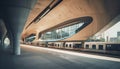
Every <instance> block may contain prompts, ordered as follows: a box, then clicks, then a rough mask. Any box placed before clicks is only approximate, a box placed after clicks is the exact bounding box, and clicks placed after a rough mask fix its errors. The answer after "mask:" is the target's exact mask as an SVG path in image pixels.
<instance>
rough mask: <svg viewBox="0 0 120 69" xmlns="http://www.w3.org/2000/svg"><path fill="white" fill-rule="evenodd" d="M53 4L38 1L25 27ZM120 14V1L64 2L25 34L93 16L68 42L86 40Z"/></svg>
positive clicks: (77, 0)
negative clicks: (89, 22) (87, 24)
mask: <svg viewBox="0 0 120 69" xmlns="http://www.w3.org/2000/svg"><path fill="white" fill-rule="evenodd" d="M50 2H51V0H38V2H37V4H36V5H35V7H34V8H33V10H32V11H31V13H30V15H29V17H28V20H27V22H26V25H25V27H26V26H27V25H28V24H29V23H30V22H31V21H32V20H33V19H34V18H35V17H36V16H37V15H38V14H39V13H40V12H41V11H42V10H43V9H44V8H45V7H46V6H47V5H48V4H49V3H50ZM118 14H120V0H63V1H62V2H61V3H60V4H59V5H58V6H57V7H55V8H54V9H53V10H51V11H50V12H49V13H48V14H47V15H46V16H45V17H43V18H42V19H41V20H40V21H39V22H38V23H36V24H35V23H34V24H32V25H31V26H30V27H29V28H27V29H26V30H25V29H24V30H23V35H22V36H27V35H24V34H30V33H33V32H34V33H35V31H36V33H37V32H40V31H44V30H46V29H49V28H51V27H54V26H56V25H58V24H59V23H62V22H64V21H67V20H70V19H74V18H78V17H84V16H91V17H93V22H92V23H91V24H90V25H89V26H87V27H85V28H84V29H83V30H81V31H80V32H79V33H77V34H76V35H74V36H73V37H71V38H69V39H68V40H85V39H87V38H88V37H90V36H92V35H94V34H95V33H97V32H98V31H99V30H100V29H102V28H103V27H104V26H105V25H107V24H108V23H109V22H110V21H111V20H112V19H113V18H115V17H116V16H117V15H118Z"/></svg>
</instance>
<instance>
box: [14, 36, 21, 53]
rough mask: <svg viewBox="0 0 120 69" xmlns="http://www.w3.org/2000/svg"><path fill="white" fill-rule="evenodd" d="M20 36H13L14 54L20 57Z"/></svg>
mask: <svg viewBox="0 0 120 69" xmlns="http://www.w3.org/2000/svg"><path fill="white" fill-rule="evenodd" d="M19 40H20V35H19V34H18V35H15V36H13V54H15V55H20V53H21V50H20V41H19Z"/></svg>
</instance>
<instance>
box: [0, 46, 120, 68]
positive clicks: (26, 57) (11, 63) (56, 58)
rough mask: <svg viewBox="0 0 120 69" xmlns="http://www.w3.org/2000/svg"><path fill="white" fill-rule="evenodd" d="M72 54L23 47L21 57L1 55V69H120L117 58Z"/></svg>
mask: <svg viewBox="0 0 120 69" xmlns="http://www.w3.org/2000/svg"><path fill="white" fill-rule="evenodd" d="M64 52H65V53H64ZM67 52H69V51H67ZM70 53H72V52H70ZM72 54H73V55H72ZM72 54H69V53H66V51H62V52H61V51H60V52H59V51H55V50H54V51H51V50H49V49H48V48H41V47H40V48H36V47H32V46H25V45H23V46H22V55H20V56H13V55H11V54H9V53H6V54H2V53H0V69H120V62H119V59H116V58H109V57H108V58H106V57H98V56H97V58H103V59H97V58H92V57H91V56H87V57H85V55H83V54H80V55H78V53H77V54H76V55H75V53H72ZM89 57H90V58H89ZM93 57H96V56H95V55H94V56H93ZM104 58H106V60H105V59H104ZM107 59H111V60H112V61H110V60H107ZM114 59H115V61H114ZM117 60H118V61H117Z"/></svg>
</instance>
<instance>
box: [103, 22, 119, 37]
mask: <svg viewBox="0 0 120 69" xmlns="http://www.w3.org/2000/svg"><path fill="white" fill-rule="evenodd" d="M118 31H119V32H120V21H119V22H118V23H116V24H115V25H113V26H112V27H111V28H109V29H108V30H106V31H105V32H104V33H103V34H104V37H105V38H106V37H107V36H108V37H109V38H110V37H117V32H118Z"/></svg>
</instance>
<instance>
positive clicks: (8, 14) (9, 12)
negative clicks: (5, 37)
mask: <svg viewBox="0 0 120 69" xmlns="http://www.w3.org/2000/svg"><path fill="white" fill-rule="evenodd" d="M6 1H7V0H3V1H2V2H0V4H2V6H4V7H5V8H3V12H2V13H3V14H4V15H3V18H4V19H3V20H4V21H5V25H6V28H7V31H8V34H9V35H10V41H11V45H12V48H13V54H14V55H20V43H19V40H20V39H19V38H20V35H21V32H22V30H23V28H24V25H25V22H26V20H27V18H28V15H29V12H30V10H31V9H32V7H33V6H34V4H35V3H36V0H29V1H28V0H24V1H21V0H12V1H8V2H6Z"/></svg>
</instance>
